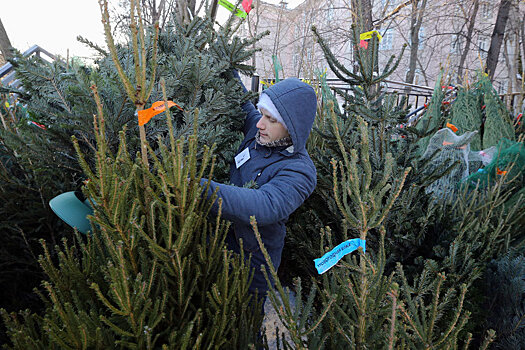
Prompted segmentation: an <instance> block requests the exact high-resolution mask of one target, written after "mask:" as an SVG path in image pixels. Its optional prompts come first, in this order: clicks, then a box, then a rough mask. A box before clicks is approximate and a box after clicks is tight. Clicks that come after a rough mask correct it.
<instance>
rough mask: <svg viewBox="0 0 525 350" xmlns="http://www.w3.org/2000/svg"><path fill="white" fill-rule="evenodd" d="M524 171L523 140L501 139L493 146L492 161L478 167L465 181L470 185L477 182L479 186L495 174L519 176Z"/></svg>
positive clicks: (491, 178) (511, 176)
mask: <svg viewBox="0 0 525 350" xmlns="http://www.w3.org/2000/svg"><path fill="white" fill-rule="evenodd" d="M524 171H525V147H524V144H523V142H514V141H511V140H508V139H501V140H500V141H499V143H498V145H497V146H496V147H495V152H494V155H493V157H492V161H491V162H490V163H489V164H488V165H486V166H485V167H484V168H480V169H478V170H477V171H476V172H475V173H473V174H472V175H470V176H468V177H467V178H466V179H465V181H467V182H469V183H470V184H472V185H476V184H477V183H478V182H479V183H480V185H481V186H486V185H487V184H489V183H491V182H492V181H493V180H494V179H496V178H497V176H501V175H505V174H506V175H507V176H508V177H509V178H514V177H521V180H523V173H524Z"/></svg>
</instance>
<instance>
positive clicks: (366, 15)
mask: <svg viewBox="0 0 525 350" xmlns="http://www.w3.org/2000/svg"><path fill="white" fill-rule="evenodd" d="M352 23H353V24H355V25H356V26H357V28H358V30H359V33H364V32H368V31H370V30H372V29H373V28H372V3H371V0H352Z"/></svg>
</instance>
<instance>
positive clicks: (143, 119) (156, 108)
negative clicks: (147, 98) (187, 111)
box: [138, 101, 182, 125]
mask: <svg viewBox="0 0 525 350" xmlns="http://www.w3.org/2000/svg"><path fill="white" fill-rule="evenodd" d="M173 106H175V107H177V108H178V109H180V110H181V111H182V108H181V107H180V106H179V105H178V104H176V103H175V102H173V101H168V108H171V107H173ZM165 110H166V105H165V103H164V101H157V102H153V104H152V105H151V107H150V108H148V109H143V110H142V111H139V112H138V115H139V125H144V124H146V123H147V122H149V121H150V120H151V118H153V117H154V116H156V115H157V114H160V113H162V112H164V111H165Z"/></svg>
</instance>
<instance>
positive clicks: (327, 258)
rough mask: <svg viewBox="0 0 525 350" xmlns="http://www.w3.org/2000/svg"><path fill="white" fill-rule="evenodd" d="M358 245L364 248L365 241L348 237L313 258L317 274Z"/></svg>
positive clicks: (326, 269) (324, 270)
mask: <svg viewBox="0 0 525 350" xmlns="http://www.w3.org/2000/svg"><path fill="white" fill-rule="evenodd" d="M359 247H363V251H365V249H366V241H365V240H364V239H360V238H354V239H349V240H348V241H344V242H343V243H341V244H339V245H337V246H336V247H335V248H334V249H332V250H331V251H329V252H328V253H326V254H325V255H323V256H322V257H320V258H318V259H314V263H315V268H316V269H317V272H318V273H319V274H323V273H325V272H326V271H328V270H329V269H330V268H332V266H334V265H335V264H337V262H338V261H339V260H341V259H342V258H343V257H344V256H345V255H346V254H350V253H351V252H353V251H354V250H356V249H357V248H359Z"/></svg>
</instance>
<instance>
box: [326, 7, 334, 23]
mask: <svg viewBox="0 0 525 350" xmlns="http://www.w3.org/2000/svg"><path fill="white" fill-rule="evenodd" d="M333 19H334V5H332V4H330V5H329V6H328V10H327V11H326V20H327V21H328V22H329V21H331V20H333Z"/></svg>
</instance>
